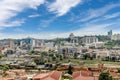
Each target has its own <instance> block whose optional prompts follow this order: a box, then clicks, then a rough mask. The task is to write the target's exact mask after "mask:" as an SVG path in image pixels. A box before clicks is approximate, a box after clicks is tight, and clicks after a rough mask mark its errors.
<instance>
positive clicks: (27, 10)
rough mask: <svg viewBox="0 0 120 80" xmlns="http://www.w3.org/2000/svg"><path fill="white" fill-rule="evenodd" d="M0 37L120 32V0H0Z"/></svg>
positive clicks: (64, 35)
mask: <svg viewBox="0 0 120 80" xmlns="http://www.w3.org/2000/svg"><path fill="white" fill-rule="evenodd" d="M0 11H1V12H0V38H1V39H3V38H25V37H33V38H40V39H51V38H57V37H68V36H69V34H70V33H74V34H75V35H76V36H83V35H99V34H100V35H103V34H107V31H109V30H111V29H112V30H113V32H114V34H115V33H120V0H0Z"/></svg>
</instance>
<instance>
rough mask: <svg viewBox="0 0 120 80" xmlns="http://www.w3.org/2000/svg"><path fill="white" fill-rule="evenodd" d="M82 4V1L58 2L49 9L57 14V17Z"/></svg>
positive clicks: (63, 0) (62, 0)
mask: <svg viewBox="0 0 120 80" xmlns="http://www.w3.org/2000/svg"><path fill="white" fill-rule="evenodd" d="M81 2H82V0H56V1H55V2H53V3H52V4H50V5H49V6H48V9H49V11H50V12H54V13H56V14H57V16H62V15H64V14H66V13H67V12H68V11H70V9H71V8H72V7H75V6H77V5H78V4H79V3H81Z"/></svg>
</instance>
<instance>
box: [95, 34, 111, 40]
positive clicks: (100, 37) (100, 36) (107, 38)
mask: <svg viewBox="0 0 120 80" xmlns="http://www.w3.org/2000/svg"><path fill="white" fill-rule="evenodd" d="M96 37H97V38H98V40H99V41H110V40H111V39H110V37H108V36H104V35H99V36H96Z"/></svg>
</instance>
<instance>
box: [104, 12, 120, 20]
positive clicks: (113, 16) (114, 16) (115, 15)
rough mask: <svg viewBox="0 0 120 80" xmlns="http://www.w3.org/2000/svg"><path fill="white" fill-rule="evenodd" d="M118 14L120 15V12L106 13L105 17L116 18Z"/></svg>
mask: <svg viewBox="0 0 120 80" xmlns="http://www.w3.org/2000/svg"><path fill="white" fill-rule="evenodd" d="M118 16H120V12H117V13H113V14H111V15H105V16H104V17H105V19H111V18H116V17H118Z"/></svg>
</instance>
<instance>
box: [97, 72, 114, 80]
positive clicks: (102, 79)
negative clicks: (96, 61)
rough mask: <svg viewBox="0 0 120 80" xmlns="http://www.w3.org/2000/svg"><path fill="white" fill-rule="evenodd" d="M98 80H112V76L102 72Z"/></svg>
mask: <svg viewBox="0 0 120 80" xmlns="http://www.w3.org/2000/svg"><path fill="white" fill-rule="evenodd" d="M99 80H112V76H110V74H109V72H102V73H101V74H100V76H99Z"/></svg>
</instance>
